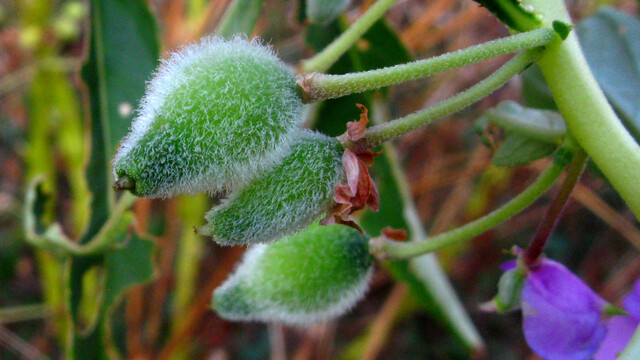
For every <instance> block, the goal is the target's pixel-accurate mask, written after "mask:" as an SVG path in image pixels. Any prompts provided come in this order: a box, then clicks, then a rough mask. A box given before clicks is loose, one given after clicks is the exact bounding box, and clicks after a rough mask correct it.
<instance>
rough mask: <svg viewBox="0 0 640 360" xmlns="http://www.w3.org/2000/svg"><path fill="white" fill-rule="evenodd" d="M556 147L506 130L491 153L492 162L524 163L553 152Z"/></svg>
mask: <svg viewBox="0 0 640 360" xmlns="http://www.w3.org/2000/svg"><path fill="white" fill-rule="evenodd" d="M556 147H557V145H556V144H553V143H548V142H544V141H540V140H536V139H533V138H531V137H528V136H523V135H520V134H518V133H515V132H507V137H506V139H505V140H504V142H503V143H502V145H501V146H500V148H499V149H498V151H496V153H495V154H494V155H493V160H492V162H493V164H494V165H496V166H502V167H510V166H519V165H525V164H529V163H531V162H533V161H535V160H538V159H542V158H543V157H547V156H549V155H551V154H553V151H554V150H555V149H556Z"/></svg>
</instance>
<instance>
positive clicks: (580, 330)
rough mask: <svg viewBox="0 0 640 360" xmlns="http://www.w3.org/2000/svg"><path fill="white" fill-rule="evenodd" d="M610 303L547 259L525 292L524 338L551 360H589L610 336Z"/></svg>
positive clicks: (541, 264) (531, 279)
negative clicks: (606, 310)
mask: <svg viewBox="0 0 640 360" xmlns="http://www.w3.org/2000/svg"><path fill="white" fill-rule="evenodd" d="M605 304H606V302H605V301H604V300H603V299H602V298H600V297H599V296H598V295H597V294H596V293H594V292H593V290H591V289H590V288H589V287H588V286H587V285H586V284H585V283H584V282H582V280H580V278H578V277H576V276H575V275H573V274H572V273H571V271H569V270H568V269H567V268H566V267H564V266H563V265H562V264H559V263H557V262H555V261H551V260H547V259H544V260H542V261H541V263H540V266H539V267H537V268H536V269H534V270H532V271H531V272H530V273H529V276H528V277H527V279H526V280H525V283H524V286H523V289H522V314H523V317H524V318H523V329H524V335H525V338H526V340H527V343H528V344H529V346H530V347H531V348H532V349H533V350H534V351H535V352H536V353H537V354H538V355H540V356H541V357H543V358H545V359H547V360H556V359H557V360H586V359H589V358H591V356H592V355H593V354H594V353H595V352H596V350H597V349H598V347H599V345H600V342H601V341H602V340H603V339H604V337H605V335H606V327H605V325H604V324H603V323H602V321H601V313H602V307H603V306H604V305H605Z"/></svg>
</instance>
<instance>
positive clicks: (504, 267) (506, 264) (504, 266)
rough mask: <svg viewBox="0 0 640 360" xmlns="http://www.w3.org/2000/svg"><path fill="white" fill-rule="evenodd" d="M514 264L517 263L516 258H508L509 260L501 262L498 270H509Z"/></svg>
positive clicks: (514, 266)
mask: <svg viewBox="0 0 640 360" xmlns="http://www.w3.org/2000/svg"><path fill="white" fill-rule="evenodd" d="M516 265H518V261H517V260H509V261H506V262H503V263H502V264H501V265H500V270H502V271H508V270H511V269H515V268H516Z"/></svg>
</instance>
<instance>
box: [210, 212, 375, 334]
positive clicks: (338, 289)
mask: <svg viewBox="0 0 640 360" xmlns="http://www.w3.org/2000/svg"><path fill="white" fill-rule="evenodd" d="M371 269H372V257H371V255H370V254H369V246H368V242H367V239H366V238H365V237H364V236H363V235H361V234H360V232H359V231H357V230H355V229H353V228H350V227H347V226H344V225H338V224H334V225H327V226H321V225H318V224H317V223H315V224H313V225H311V226H310V227H309V228H308V229H306V230H304V231H302V232H299V233H297V234H295V235H292V236H289V237H286V238H283V239H281V240H280V241H278V242H276V243H274V244H270V245H266V244H258V245H255V246H253V247H251V248H250V249H249V250H248V251H247V253H246V254H245V256H244V259H243V260H242V263H241V264H240V265H239V266H238V267H237V268H236V270H235V272H234V273H233V274H232V275H231V276H230V277H229V278H228V279H227V280H226V282H224V283H223V284H222V285H221V286H220V287H219V288H218V289H216V290H215V292H214V293H213V308H214V309H215V310H216V311H217V312H218V314H219V315H220V316H222V317H224V318H227V319H232V320H259V321H279V322H284V323H287V324H292V325H308V324H311V323H313V322H316V321H322V320H326V319H330V318H333V317H336V316H340V315H341V314H343V313H345V312H346V311H347V310H349V309H350V308H351V307H352V306H353V305H354V304H355V303H356V302H357V301H358V300H359V299H360V298H361V297H362V296H363V295H364V292H365V291H366V289H367V286H368V282H369V278H370V275H371Z"/></svg>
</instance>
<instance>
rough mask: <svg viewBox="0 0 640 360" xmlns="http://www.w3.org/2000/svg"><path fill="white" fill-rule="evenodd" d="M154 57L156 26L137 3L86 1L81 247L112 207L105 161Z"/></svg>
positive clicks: (127, 124) (128, 0)
mask: <svg viewBox="0 0 640 360" xmlns="http://www.w3.org/2000/svg"><path fill="white" fill-rule="evenodd" d="M159 57H160V52H159V46H158V38H157V29H156V23H155V20H154V18H153V16H152V15H151V13H150V12H149V9H148V8H147V5H146V3H145V2H144V1H142V0H92V1H91V32H90V45H89V57H88V59H87V62H86V63H85V65H84V67H83V68H82V77H83V79H84V81H85V82H86V84H87V87H88V90H89V100H90V107H91V126H90V129H91V157H90V159H89V165H88V168H87V176H88V178H89V180H90V181H89V184H90V185H89V187H90V190H91V192H92V194H93V198H92V201H91V207H92V212H91V222H90V225H89V229H88V231H87V233H86V234H85V236H84V238H83V239H82V242H86V241H88V240H89V239H90V238H91V237H93V235H95V233H97V231H98V230H99V229H100V228H101V227H102V224H103V223H104V221H105V220H106V219H107V217H108V216H109V211H110V207H111V205H112V204H113V200H114V199H113V198H114V196H113V191H112V190H111V183H112V176H111V159H112V157H113V154H114V153H115V150H116V148H117V146H118V143H119V142H120V140H122V138H123V137H124V136H125V135H126V134H127V132H128V131H129V127H130V126H131V120H132V119H133V110H134V109H136V108H137V106H138V101H139V100H140V99H141V98H142V96H143V95H144V89H145V82H146V81H147V80H148V79H149V77H150V75H151V73H152V72H153V69H154V68H155V67H156V64H157V63H158V58H159Z"/></svg>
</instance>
